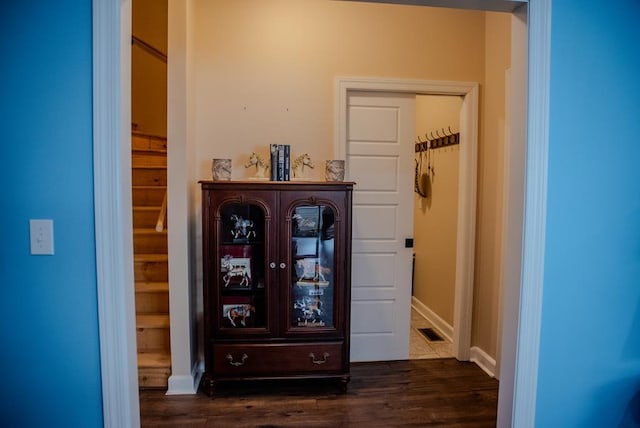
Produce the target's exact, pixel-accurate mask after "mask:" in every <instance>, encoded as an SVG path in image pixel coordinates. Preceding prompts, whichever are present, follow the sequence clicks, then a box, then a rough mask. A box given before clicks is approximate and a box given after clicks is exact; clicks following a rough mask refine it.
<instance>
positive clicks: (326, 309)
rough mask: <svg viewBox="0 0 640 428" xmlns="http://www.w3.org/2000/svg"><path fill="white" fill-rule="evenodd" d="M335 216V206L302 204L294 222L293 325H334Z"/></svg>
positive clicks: (292, 224)
mask: <svg viewBox="0 0 640 428" xmlns="http://www.w3.org/2000/svg"><path fill="white" fill-rule="evenodd" d="M334 218H335V213H334V211H333V209H332V208H331V207H328V206H325V205H301V206H297V207H296V208H295V210H294V214H293V218H292V222H291V229H292V230H291V240H292V242H291V253H292V254H291V257H292V265H293V267H294V268H293V269H291V273H292V278H291V298H290V300H289V301H290V302H291V304H292V308H291V311H292V313H291V318H290V319H291V327H296V328H318V327H325V328H326V327H334V318H335V317H334V307H333V306H334V269H335V263H334V247H335V245H334Z"/></svg>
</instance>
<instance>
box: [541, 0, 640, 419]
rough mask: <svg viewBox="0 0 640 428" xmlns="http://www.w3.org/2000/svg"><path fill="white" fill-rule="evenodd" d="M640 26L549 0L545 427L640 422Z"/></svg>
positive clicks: (596, 9) (632, 7)
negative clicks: (550, 52)
mask: <svg viewBox="0 0 640 428" xmlns="http://www.w3.org/2000/svg"><path fill="white" fill-rule="evenodd" d="M639 20H640V2H638V1H635V0H621V1H619V2H607V1H591V0H589V1H582V2H578V3H576V2H574V1H568V0H554V1H553V9H552V39H551V40H552V44H551V46H552V48H551V51H552V55H551V100H550V102H551V126H550V147H549V182H548V185H549V192H548V211H547V214H548V215H547V242H546V260H545V280H544V295H543V313H542V339H541V344H540V346H541V348H540V366H539V383H538V400H537V412H536V425H537V426H539V427H617V426H619V425H618V424H622V425H621V426H625V427H626V426H640V81H639V80H638V79H639V78H640V26H639V25H638V22H640V21H639Z"/></svg>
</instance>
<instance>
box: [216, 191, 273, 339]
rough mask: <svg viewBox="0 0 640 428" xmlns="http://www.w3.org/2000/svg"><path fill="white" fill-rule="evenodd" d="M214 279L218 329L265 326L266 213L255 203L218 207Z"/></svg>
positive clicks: (266, 304) (266, 307)
mask: <svg viewBox="0 0 640 428" xmlns="http://www.w3.org/2000/svg"><path fill="white" fill-rule="evenodd" d="M218 232H219V237H220V240H219V247H218V248H217V254H218V260H217V263H218V269H217V274H218V277H217V281H218V287H217V288H218V290H219V295H218V296H219V300H218V305H219V309H220V312H219V314H220V315H219V316H220V324H219V325H220V327H221V329H246V328H265V327H266V326H267V320H268V313H267V309H268V302H267V294H266V293H265V262H264V260H265V213H264V211H263V209H262V208H261V207H260V206H258V205H253V204H238V203H230V204H226V205H224V206H223V207H222V209H221V210H220V229H219V231H218Z"/></svg>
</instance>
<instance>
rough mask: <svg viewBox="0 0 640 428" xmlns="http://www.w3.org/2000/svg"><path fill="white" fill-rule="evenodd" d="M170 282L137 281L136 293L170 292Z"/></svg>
mask: <svg viewBox="0 0 640 428" xmlns="http://www.w3.org/2000/svg"><path fill="white" fill-rule="evenodd" d="M168 292H169V283H168V282H148V281H140V282H136V293H168Z"/></svg>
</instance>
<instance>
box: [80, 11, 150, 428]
mask: <svg viewBox="0 0 640 428" xmlns="http://www.w3.org/2000/svg"><path fill="white" fill-rule="evenodd" d="M92 5H93V169H94V209H95V233H96V280H97V288H98V325H99V334H100V368H101V375H102V412H103V418H104V421H103V424H104V426H105V427H107V428H112V427H113V428H120V427H125V428H126V427H137V426H140V407H139V397H138V368H137V355H136V336H135V308H134V290H133V236H132V234H131V231H132V219H131V217H132V213H131V156H130V153H131V136H130V130H129V126H130V125H129V124H130V123H131V102H130V97H131V89H130V82H131V72H130V63H131V60H130V58H131V55H130V49H131V1H130V0H111V1H103V0H93V4H92Z"/></svg>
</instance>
